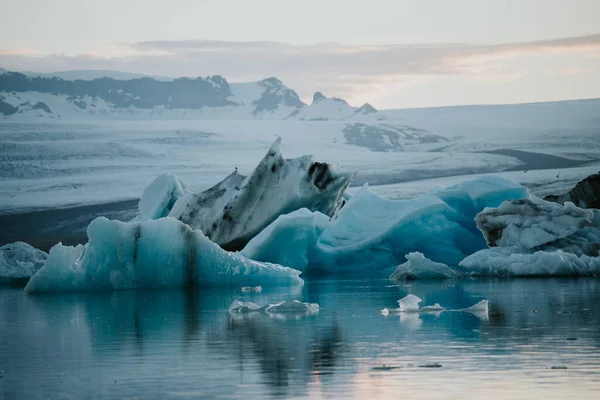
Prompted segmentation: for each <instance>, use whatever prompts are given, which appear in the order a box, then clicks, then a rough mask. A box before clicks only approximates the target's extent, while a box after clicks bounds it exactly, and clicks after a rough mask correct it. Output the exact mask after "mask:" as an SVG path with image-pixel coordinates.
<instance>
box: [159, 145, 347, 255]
mask: <svg viewBox="0 0 600 400" xmlns="http://www.w3.org/2000/svg"><path fill="white" fill-rule="evenodd" d="M280 146H281V137H278V138H277V139H276V140H275V142H274V143H273V145H272V146H271V148H270V149H269V151H268V152H267V154H266V156H265V157H264V158H263V159H262V161H261V162H260V163H259V164H258V166H257V167H256V168H255V170H254V171H253V172H252V174H251V175H249V176H248V177H245V176H243V175H241V174H239V173H238V172H237V170H236V171H234V172H233V173H232V174H230V175H229V176H228V177H227V178H225V179H224V180H223V181H221V182H219V183H218V184H216V185H215V186H213V187H212V188H210V189H208V190H206V191H204V192H202V193H198V194H188V195H186V196H183V197H181V198H179V199H178V200H177V202H176V203H175V204H174V206H173V207H172V209H171V211H170V212H169V216H170V217H173V218H177V219H178V220H180V221H182V222H184V223H185V224H187V225H189V226H190V227H191V228H192V229H199V230H201V231H202V232H203V233H204V234H205V235H206V236H207V237H208V238H209V239H210V240H212V241H213V242H215V243H217V244H219V245H221V246H222V247H223V248H225V249H227V250H241V249H242V248H243V247H244V246H245V245H246V244H247V243H248V242H249V241H250V240H251V239H252V238H253V237H254V236H256V235H257V234H259V233H260V232H261V231H262V230H263V229H264V228H266V227H267V226H268V225H269V224H270V223H272V222H273V221H274V220H275V219H276V218H277V217H278V216H280V215H282V214H287V213H290V212H293V211H295V210H297V209H299V208H303V207H305V208H308V209H309V210H311V211H319V212H321V213H323V214H326V215H332V214H333V213H334V211H335V210H336V207H337V205H338V203H339V202H340V199H341V197H342V194H343V192H344V190H346V188H347V187H348V185H349V184H350V181H351V180H352V178H353V177H354V175H355V174H354V173H342V172H339V171H338V170H337V169H336V167H335V166H332V165H329V164H326V163H321V162H315V161H313V158H312V156H302V157H298V158H294V159H284V158H283V156H282V154H281V150H280Z"/></svg>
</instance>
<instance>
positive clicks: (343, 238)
mask: <svg viewBox="0 0 600 400" xmlns="http://www.w3.org/2000/svg"><path fill="white" fill-rule="evenodd" d="M527 197H529V193H528V191H527V189H525V188H524V187H522V186H520V185H518V184H516V183H514V182H511V181H508V180H505V179H502V178H499V177H482V178H478V179H475V180H472V181H468V182H463V183H461V184H459V185H456V186H452V187H449V188H447V189H444V190H439V191H437V192H435V193H434V194H432V195H427V196H421V197H419V198H416V199H411V200H388V199H384V198H382V197H379V196H377V195H376V194H374V193H373V192H371V191H370V190H369V188H368V186H367V185H364V186H363V187H362V188H361V189H360V190H359V191H358V192H357V193H356V194H354V196H352V197H350V198H349V199H347V201H346V203H345V205H344V207H342V208H341V209H339V211H338V212H337V213H336V218H333V219H332V220H330V221H326V220H325V218H324V216H323V215H319V214H318V213H313V216H310V215H309V213H308V211H307V210H299V211H296V212H293V213H291V214H289V215H287V216H285V217H281V218H278V219H277V220H275V221H274V222H273V223H272V224H271V225H269V226H268V227H267V228H266V229H265V230H264V231H263V232H262V233H261V234H260V235H258V236H256V237H255V238H254V239H252V240H251V241H250V242H249V243H248V244H247V246H246V247H245V248H244V249H243V250H242V254H244V255H245V256H247V257H250V258H252V259H255V260H259V261H263V262H272V263H277V264H282V265H288V266H293V267H294V268H296V269H299V270H301V271H302V272H303V274H304V275H306V276H320V275H328V276H344V277H348V276H369V277H382V278H383V277H386V278H387V277H389V276H390V274H391V273H392V272H393V271H394V269H396V267H397V266H398V265H399V264H402V263H404V262H405V261H407V259H406V257H405V255H406V254H409V253H412V252H419V253H421V254H423V256H424V257H426V258H427V259H429V260H431V261H432V262H435V263H443V264H446V265H448V266H450V267H453V266H458V264H459V263H460V261H462V260H463V259H464V258H465V257H467V256H468V255H470V254H473V253H474V252H476V251H478V250H481V249H484V248H486V247H487V246H486V242H485V240H484V238H483V237H482V235H481V232H480V231H479V230H478V229H477V226H476V224H475V222H474V218H475V215H476V214H477V213H478V212H480V211H482V210H483V209H484V208H485V207H497V206H499V205H500V204H501V203H502V202H503V201H505V200H509V199H522V198H527ZM294 232H298V234H297V235H296V234H295V233H294ZM292 255H293V256H292ZM436 271H438V272H439V271H443V273H449V272H448V270H446V269H443V268H441V267H440V268H439V269H438V270H436ZM419 272H421V271H419ZM415 277H416V276H415Z"/></svg>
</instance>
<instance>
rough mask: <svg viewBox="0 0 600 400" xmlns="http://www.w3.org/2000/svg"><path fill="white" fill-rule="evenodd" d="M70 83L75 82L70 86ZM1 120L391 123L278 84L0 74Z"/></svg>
mask: <svg viewBox="0 0 600 400" xmlns="http://www.w3.org/2000/svg"><path fill="white" fill-rule="evenodd" d="M107 72H110V73H107ZM105 75H110V76H114V77H106V76H105ZM60 76H62V77H60ZM94 76H96V77H99V76H104V77H99V78H93V77H94ZM67 77H68V78H76V79H64V78H67ZM115 77H116V78H115ZM86 78H93V79H86ZM0 115H1V116H2V117H4V119H16V120H22V119H38V118H54V119H63V120H69V119H82V118H84V119H88V118H93V119H99V118H100V119H113V118H119V119H122V118H125V119H137V118H140V119H148V118H151V119H153V118H156V119H216V120H219V119H235V120H246V119H272V120H285V119H292V120H304V121H315V120H317V121H328V120H332V121H343V120H357V121H362V120H369V121H376V120H379V119H382V118H385V117H384V116H383V115H378V112H377V110H375V108H373V107H372V106H370V105H369V104H365V105H363V106H362V107H358V108H357V107H352V106H350V105H349V104H348V103H347V102H346V101H345V100H342V99H337V98H331V99H328V98H326V97H325V96H324V95H323V94H321V93H320V92H317V93H315V96H314V100H313V102H312V104H310V105H307V104H305V103H303V102H302V100H301V99H300V97H299V96H298V94H297V93H296V92H295V91H294V90H292V89H291V88H289V87H287V86H285V85H284V84H283V83H282V82H281V81H280V80H278V79H277V78H267V79H263V80H261V81H257V82H248V83H229V82H228V81H227V80H226V79H225V78H223V77H221V76H218V75H215V76H211V77H206V78H202V77H199V78H177V79H172V80H160V79H155V78H151V77H138V76H137V75H134V74H133V75H132V74H121V73H112V72H111V71H68V72H65V73H62V74H59V73H55V74H52V75H51V76H41V75H37V76H36V75H32V74H24V73H17V72H4V73H1V71H0Z"/></svg>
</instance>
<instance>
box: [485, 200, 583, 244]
mask: <svg viewBox="0 0 600 400" xmlns="http://www.w3.org/2000/svg"><path fill="white" fill-rule="evenodd" d="M593 219H594V213H593V211H592V210H584V209H581V208H579V207H576V206H575V205H574V204H573V203H570V202H566V203H565V205H564V206H561V205H559V204H556V203H550V202H547V201H544V200H541V199H536V198H535V197H532V198H531V199H521V200H508V201H505V202H503V203H502V204H500V206H499V207H497V208H486V209H485V210H483V211H482V212H480V213H479V214H477V216H476V217H475V222H476V223H477V227H478V228H479V229H480V230H481V232H482V233H483V235H484V236H485V239H486V241H487V243H488V245H489V246H492V247H493V246H498V247H508V246H514V247H522V248H526V249H532V248H535V247H538V246H541V245H544V244H547V243H551V242H553V241H555V240H558V239H564V238H566V237H569V236H571V235H573V234H574V233H576V232H577V231H579V230H580V229H581V228H583V227H585V226H591V225H593V223H592V220H593Z"/></svg>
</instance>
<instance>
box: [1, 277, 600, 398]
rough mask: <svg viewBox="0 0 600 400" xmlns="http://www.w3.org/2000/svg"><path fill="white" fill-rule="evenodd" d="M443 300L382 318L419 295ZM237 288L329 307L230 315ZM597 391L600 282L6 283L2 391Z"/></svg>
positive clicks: (75, 394)
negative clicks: (101, 288) (59, 290)
mask: <svg viewBox="0 0 600 400" xmlns="http://www.w3.org/2000/svg"><path fill="white" fill-rule="evenodd" d="M409 293H412V294H415V295H417V296H419V297H421V298H422V299H423V303H422V305H430V304H433V303H436V302H437V303H440V304H441V305H442V306H444V307H446V308H464V307H467V306H470V305H472V304H475V303H476V302H478V301H479V300H482V299H488V300H489V302H490V303H489V304H490V310H489V315H488V317H487V318H486V317H485V316H481V315H473V314H470V313H459V312H444V313H441V314H439V315H437V314H411V315H389V316H387V317H386V316H382V315H380V314H379V310H381V309H382V308H384V307H396V301H397V300H398V299H400V298H402V297H404V296H405V295H406V294H409ZM234 299H240V300H245V301H253V302H255V303H258V304H261V305H263V304H267V303H273V302H275V301H278V300H284V299H298V300H301V301H308V302H313V303H319V304H320V306H321V310H320V312H319V313H318V314H317V315H313V316H307V317H298V318H296V317H289V316H288V317H287V318H286V317H284V316H270V315H263V314H248V315H230V313H229V312H228V307H229V305H230V303H231V302H232V301H233V300H234ZM598 393H600V280H599V279H594V278H587V279H520V280H516V279H515V280H464V281H439V282H409V283H407V284H402V285H393V284H390V282H389V281H385V280H377V281H364V280H362V281H319V282H307V283H306V284H305V286H304V287H301V288H285V289H284V288H281V289H268V288H265V289H264V290H263V292H262V293H255V292H242V290H241V288H240V289H231V290H205V289H204V290H202V289H201V290H199V291H198V292H189V291H175V290H171V291H165V290H160V291H150V290H144V291H141V290H140V291H121V292H106V293H70V294H52V295H26V294H24V293H23V291H22V289H17V288H6V287H5V288H0V399H1V400H4V399H7V400H8V399H188V398H189V399H196V398H224V399H227V398H233V399H264V398H282V397H290V398H310V399H321V398H327V399H332V398H356V399H366V398H368V399H375V398H394V399H397V398H406V399H443V398H454V399H455V398H460V399H470V398H473V399H481V398H486V399H501V398H502V399H504V398H506V399H518V398H523V399H534V398H543V399H565V398H577V399H587V398H590V399H592V398H595V399H597V398H598Z"/></svg>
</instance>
